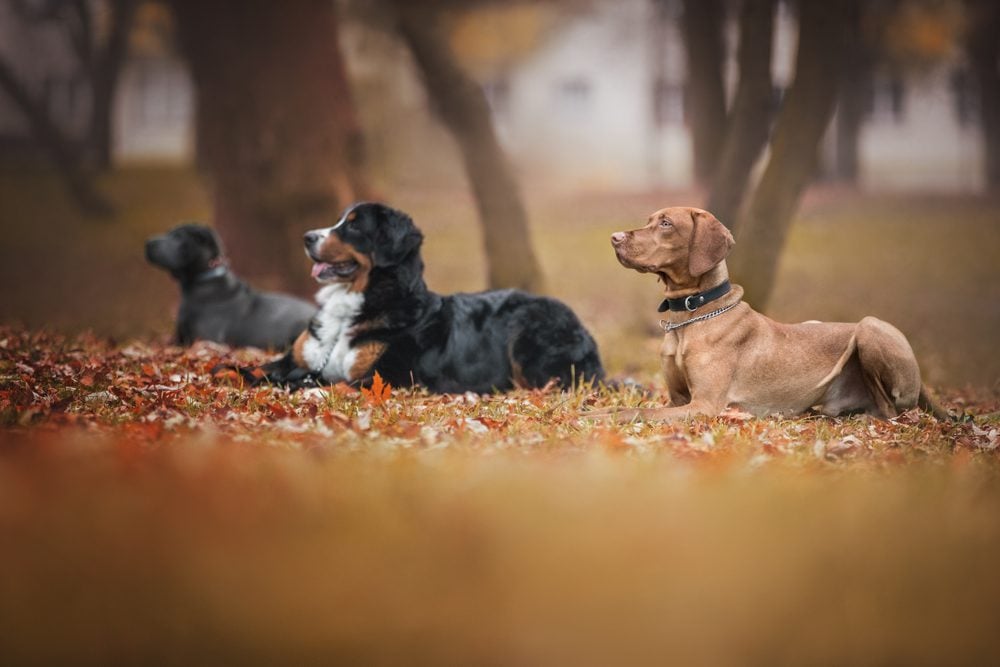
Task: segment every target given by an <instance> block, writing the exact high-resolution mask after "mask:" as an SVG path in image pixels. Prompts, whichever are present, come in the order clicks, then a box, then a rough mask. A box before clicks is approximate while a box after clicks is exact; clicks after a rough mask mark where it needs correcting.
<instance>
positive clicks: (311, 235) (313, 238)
mask: <svg viewBox="0 0 1000 667" xmlns="http://www.w3.org/2000/svg"><path fill="white" fill-rule="evenodd" d="M320 237H321V234H320V233H319V232H306V234H305V236H303V237H302V240H303V241H305V244H306V247H307V248H312V247H313V246H314V245H316V242H317V241H319V239H320Z"/></svg>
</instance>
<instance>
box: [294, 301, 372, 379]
mask: <svg viewBox="0 0 1000 667" xmlns="http://www.w3.org/2000/svg"><path fill="white" fill-rule="evenodd" d="M364 301H365V297H364V295H363V294H361V293H360V292H349V291H348V289H347V285H327V286H326V287H324V288H323V289H321V290H320V291H319V292H317V293H316V302H317V303H318V304H319V312H318V313H317V314H316V316H315V322H316V324H317V325H318V326H316V327H314V329H315V334H316V335H315V336H309V338H308V339H307V340H306V342H305V344H304V345H303V346H302V358H303V359H305V361H306V363H307V364H308V365H309V368H310V369H312V370H313V371H316V372H318V373H319V374H320V375H322V376H323V379H324V380H326V381H328V382H340V381H342V380H351V379H352V378H351V377H350V374H351V368H352V367H353V366H354V361H355V356H356V351H355V350H354V349H352V348H351V338H352V332H351V327H352V325H353V323H354V319H355V318H356V317H357V315H358V313H359V312H361V305H362V304H363V303H364Z"/></svg>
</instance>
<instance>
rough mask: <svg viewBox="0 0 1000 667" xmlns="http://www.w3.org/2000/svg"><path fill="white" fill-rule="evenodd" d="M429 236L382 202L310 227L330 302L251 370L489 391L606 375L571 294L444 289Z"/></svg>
mask: <svg viewBox="0 0 1000 667" xmlns="http://www.w3.org/2000/svg"><path fill="white" fill-rule="evenodd" d="M422 242H423V234H421V232H420V230H419V229H417V227H416V226H415V225H414V224H413V220H411V219H410V216H408V215H406V214H405V213H403V212H402V211H397V210H395V209H392V208H389V207H388V206H385V205H382V204H375V203H362V204H357V205H355V206H353V207H351V208H349V209H348V210H347V211H346V212H345V213H344V215H343V217H341V219H340V221H339V222H337V224H335V225H334V226H333V227H329V228H326V229H317V230H313V231H311V232H309V233H307V234H306V235H305V246H306V253H307V254H308V255H309V257H310V258H311V259H312V260H313V261H314V262H315V264H314V266H313V270H312V275H313V277H314V278H316V280H317V281H319V283H320V284H322V285H323V287H322V288H321V289H320V291H319V292H318V293H317V295H316V300H317V302H318V303H319V304H320V310H319V312H318V313H317V314H316V316H315V317H313V319H312V321H311V322H310V323H309V327H308V329H307V330H306V331H304V332H303V333H302V335H301V336H300V337H299V339H298V340H297V341H296V342H295V345H294V346H293V347H292V349H291V350H290V351H289V352H288V353H287V354H286V355H285V356H284V357H282V358H281V359H278V360H277V361H274V362H271V363H270V364H266V365H265V366H263V367H261V370H262V371H263V372H264V375H263V378H258V377H257V376H259V375H260V373H257V374H256V375H255V374H254V373H252V372H251V371H248V370H247V369H243V374H244V377H245V378H246V379H247V380H248V381H251V382H254V381H260V380H263V381H270V382H274V383H278V384H285V385H288V386H291V387H301V386H307V385H310V384H319V383H324V384H325V383H335V382H362V383H366V382H368V381H370V380H371V378H372V377H373V376H374V374H375V373H376V372H378V373H379V375H380V376H382V377H383V378H385V379H386V380H387V381H388V382H390V383H391V384H393V385H396V386H404V387H406V386H410V385H411V384H418V385H423V386H425V387H427V388H428V389H430V390H431V391H434V392H466V391H472V392H478V393H488V392H491V391H506V390H510V389H513V388H515V387H542V386H544V385H545V384H547V383H548V382H549V381H551V380H556V381H558V382H559V383H560V384H561V385H562V386H563V387H571V386H572V385H573V383H574V381H578V380H601V379H603V377H604V369H603V368H602V366H601V360H600V357H599V355H598V352H597V345H596V344H595V343H594V339H593V338H591V336H590V334H589V333H588V332H587V330H586V329H585V328H584V327H583V325H582V324H580V321H579V320H578V319H577V317H576V315H574V314H573V311H571V310H570V309H569V308H568V307H567V306H566V305H565V304H563V303H561V302H559V301H556V300H555V299H549V298H544V297H537V296H532V295H529V294H525V293H524V292H519V291H516V290H496V291H490V292H481V293H478V294H453V295H449V296H442V295H440V294H435V293H434V292H432V291H430V290H429V289H427V285H426V284H425V283H424V276H423V271H424V263H423V260H422V259H421V257H420V245H421V243H422Z"/></svg>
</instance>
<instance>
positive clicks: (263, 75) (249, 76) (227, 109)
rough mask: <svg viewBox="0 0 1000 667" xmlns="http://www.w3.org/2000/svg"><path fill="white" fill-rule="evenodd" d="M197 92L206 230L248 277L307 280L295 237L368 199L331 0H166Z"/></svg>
mask: <svg viewBox="0 0 1000 667" xmlns="http://www.w3.org/2000/svg"><path fill="white" fill-rule="evenodd" d="M172 5H173V7H174V10H175V14H176V17H177V24H178V32H179V34H180V37H181V42H182V47H183V50H184V53H185V55H186V57H187V59H188V61H189V63H190V66H191V73H192V77H193V79H194V83H195V89H196V94H197V105H198V111H197V121H196V122H197V136H198V143H199V157H200V158H201V160H202V166H203V167H204V168H206V170H207V171H208V172H209V175H210V178H211V183H212V189H213V199H214V207H215V225H216V227H217V228H218V229H219V232H220V234H221V235H222V237H223V240H224V242H225V244H226V248H227V251H228V254H229V257H230V261H231V264H232V266H233V267H234V269H235V270H236V271H237V272H239V273H240V274H241V275H243V276H246V277H248V278H250V279H251V280H253V281H254V282H255V283H256V284H259V285H264V286H268V287H272V288H274V287H280V288H283V289H288V290H291V291H296V292H300V293H301V292H305V291H309V290H312V289H313V288H314V285H313V284H312V283H311V281H310V280H309V278H308V271H307V270H306V266H305V264H304V260H303V259H302V257H303V255H302V234H303V232H305V231H306V230H308V229H310V228H314V227H320V226H328V225H330V224H332V223H333V221H334V220H336V216H337V215H338V212H339V211H340V209H341V208H342V207H343V206H345V205H346V204H348V203H350V202H351V201H354V200H356V199H359V198H363V197H364V196H365V195H366V186H365V182H364V178H363V171H364V170H363V164H362V161H363V160H362V159H363V151H362V139H361V131H360V126H359V124H358V120H357V117H356V115H355V112H354V106H353V103H352V101H351V94H350V90H349V88H348V82H347V75H346V71H345V68H344V62H343V57H342V55H341V52H340V48H339V41H338V38H337V16H336V13H335V7H334V3H332V2H330V1H329V0H296V2H289V3H279V2H272V1H271V0H246V1H244V2H240V3H226V2H203V1H202V0H173V2H172Z"/></svg>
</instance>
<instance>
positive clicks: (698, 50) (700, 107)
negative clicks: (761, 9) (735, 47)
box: [682, 0, 726, 183]
mask: <svg viewBox="0 0 1000 667" xmlns="http://www.w3.org/2000/svg"><path fill="white" fill-rule="evenodd" d="M724 14H725V12H724V11H723V6H722V2H721V0H684V14H683V18H682V27H683V31H684V47H685V52H686V53H687V73H688V78H687V88H686V90H685V111H686V115H687V120H688V125H690V127H691V139H692V142H693V144H694V176H695V179H696V180H697V181H698V182H699V183H708V182H709V181H710V180H711V178H712V175H713V174H714V173H715V165H716V163H717V162H718V159H719V152H720V151H721V149H722V137H723V134H724V132H725V127H726V91H725V88H724V85H723V79H722V65H723V63H724V62H725V58H726V48H725V47H726V45H725V41H724V40H723V38H722V22H723V18H724Z"/></svg>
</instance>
